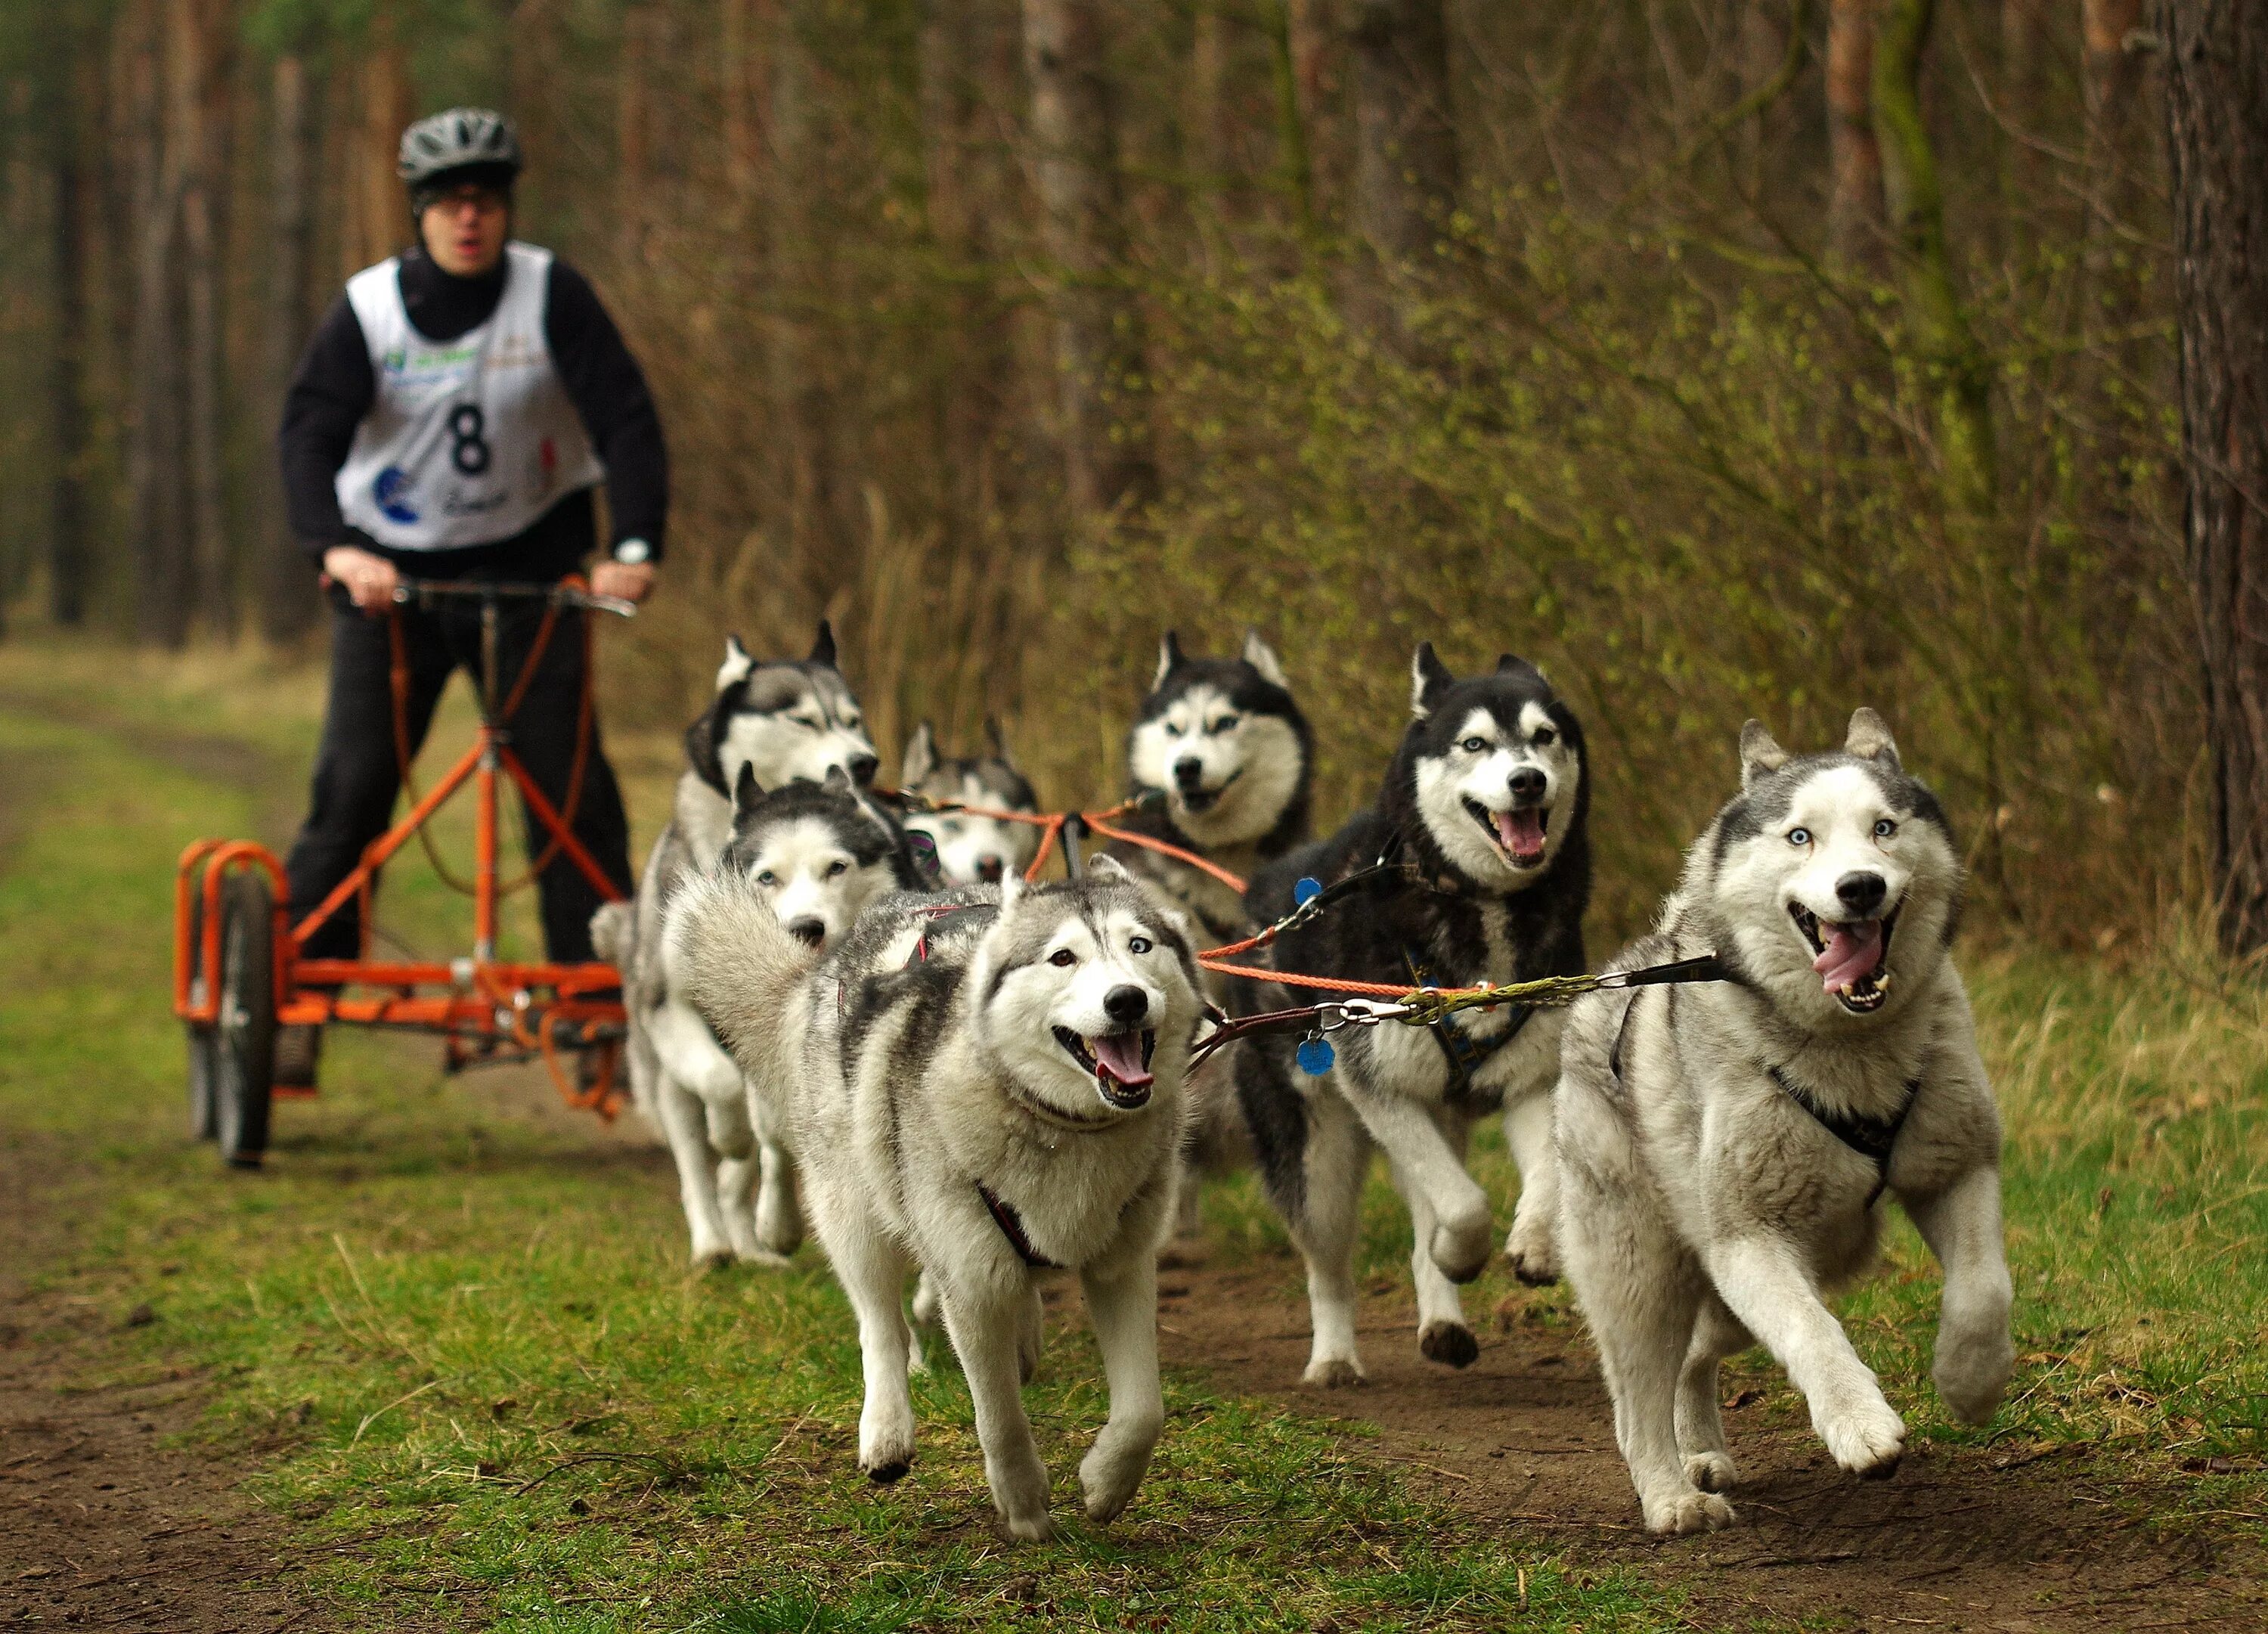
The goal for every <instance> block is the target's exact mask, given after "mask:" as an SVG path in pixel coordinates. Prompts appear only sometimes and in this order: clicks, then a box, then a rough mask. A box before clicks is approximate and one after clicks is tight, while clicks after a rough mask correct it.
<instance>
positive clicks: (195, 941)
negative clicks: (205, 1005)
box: [181, 896, 220, 1140]
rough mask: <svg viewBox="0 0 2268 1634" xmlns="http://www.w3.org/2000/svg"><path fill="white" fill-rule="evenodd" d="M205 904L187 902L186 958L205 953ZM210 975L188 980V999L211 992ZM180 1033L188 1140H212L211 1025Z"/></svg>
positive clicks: (192, 1024) (195, 1024)
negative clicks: (185, 1071) (183, 1044)
mask: <svg viewBox="0 0 2268 1634" xmlns="http://www.w3.org/2000/svg"><path fill="white" fill-rule="evenodd" d="M204 917H205V913H204V900H203V897H202V896H193V897H191V898H190V899H189V957H190V958H191V959H192V960H195V959H198V958H201V957H203V953H204ZM211 983H212V972H210V970H199V971H197V973H196V974H195V975H194V976H193V977H191V978H190V982H189V997H190V999H191V1000H192V1001H193V1002H195V1001H201V1000H203V997H204V996H205V994H206V993H207V992H208V991H210V989H211ZM181 1030H182V1032H183V1034H186V1041H187V1043H188V1056H189V1138H190V1139H192V1140H211V1139H213V1138H214V1137H217V1135H218V1134H219V1133H220V1107H219V1099H218V1096H217V1094H216V1093H215V1090H214V1085H213V1078H214V1075H215V1074H216V1073H217V1072H218V1071H219V1070H220V1069H219V1065H218V1063H217V1061H216V1060H215V1058H214V1057H215V1056H216V1055H217V1052H218V1049H219V1046H218V1044H217V1041H216V1038H215V1030H214V1028H213V1027H212V1024H211V1023H210V1022H206V1021H185V1022H183V1023H182V1024H181Z"/></svg>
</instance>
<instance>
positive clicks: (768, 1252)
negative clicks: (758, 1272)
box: [733, 1243, 795, 1271]
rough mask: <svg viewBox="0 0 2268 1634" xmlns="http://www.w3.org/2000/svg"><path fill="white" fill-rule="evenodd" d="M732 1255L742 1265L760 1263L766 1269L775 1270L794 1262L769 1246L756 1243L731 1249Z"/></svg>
mask: <svg viewBox="0 0 2268 1634" xmlns="http://www.w3.org/2000/svg"><path fill="white" fill-rule="evenodd" d="M733 1258H734V1259H736V1260H738V1261H739V1262H740V1263H741V1264H743V1265H761V1266H763V1267H764V1268H765V1269H766V1270H776V1271H783V1270H786V1269H787V1268H788V1267H789V1266H791V1265H792V1264H794V1263H795V1262H794V1261H793V1260H791V1259H789V1258H788V1257H787V1255H784V1254H781V1253H778V1252H777V1251H776V1250H774V1249H771V1248H765V1247H763V1246H762V1244H758V1243H752V1244H750V1245H749V1246H748V1247H747V1248H735V1249H733Z"/></svg>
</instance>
